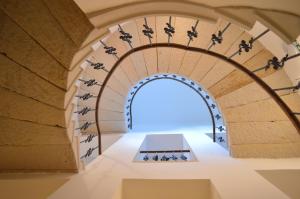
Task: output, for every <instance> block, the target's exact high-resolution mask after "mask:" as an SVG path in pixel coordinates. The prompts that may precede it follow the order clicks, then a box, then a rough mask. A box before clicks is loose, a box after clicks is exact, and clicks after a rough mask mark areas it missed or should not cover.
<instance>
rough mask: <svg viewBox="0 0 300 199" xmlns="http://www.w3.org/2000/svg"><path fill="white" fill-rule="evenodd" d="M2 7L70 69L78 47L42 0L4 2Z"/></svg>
mask: <svg viewBox="0 0 300 199" xmlns="http://www.w3.org/2000/svg"><path fill="white" fill-rule="evenodd" d="M0 7H1V9H2V10H3V12H5V13H6V14H7V15H8V16H9V17H10V18H12V19H13V20H14V21H15V22H16V23H17V24H18V25H19V26H20V27H21V28H22V29H24V31H26V32H27V33H28V34H29V35H30V36H31V37H32V38H34V39H35V40H36V41H37V42H38V43H39V44H40V45H41V46H42V47H43V48H45V49H46V50H47V51H48V52H49V53H50V54H51V55H52V56H53V57H55V58H56V59H57V60H58V61H59V62H60V63H61V64H63V65H64V66H65V68H69V65H70V63H71V60H72V57H73V55H74V54H75V52H76V51H77V50H78V46H76V45H75V43H74V42H73V41H72V40H71V38H70V37H69V35H68V34H67V33H66V32H65V31H64V29H63V28H62V25H61V24H59V23H58V21H57V19H56V18H55V17H54V16H53V15H52V13H51V12H50V10H49V8H48V7H47V6H46V4H45V3H44V2H43V1H42V0H32V1H30V3H28V2H26V1H20V0H3V1H1V2H0Z"/></svg>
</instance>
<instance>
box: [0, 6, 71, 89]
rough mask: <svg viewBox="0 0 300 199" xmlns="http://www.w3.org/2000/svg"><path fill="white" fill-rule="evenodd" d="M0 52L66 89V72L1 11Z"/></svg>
mask: <svg viewBox="0 0 300 199" xmlns="http://www.w3.org/2000/svg"><path fill="white" fill-rule="evenodd" d="M0 51H1V52H3V53H6V54H7V56H8V57H10V58H11V59H13V60H14V61H15V62H17V63H19V64H21V65H22V66H25V67H26V68H28V69H29V70H31V71H32V72H33V73H35V74H37V75H39V76H41V77H42V78H45V79H46V80H48V81H50V82H51V83H53V84H55V85H57V86H59V87H61V88H63V89H66V85H67V82H66V81H67V80H66V78H67V73H68V71H67V70H66V69H65V68H64V67H63V65H61V64H60V63H59V62H57V61H56V60H55V59H54V58H53V57H52V56H51V55H49V53H48V52H47V51H46V50H45V49H44V48H43V47H41V46H40V45H39V43H38V42H36V41H35V40H34V39H32V38H31V37H30V36H29V35H28V34H27V33H26V32H25V31H24V30H22V28H20V27H19V26H18V25H17V24H16V23H14V22H13V21H12V20H11V19H10V18H9V17H7V16H6V15H5V14H4V13H3V12H2V11H0Z"/></svg>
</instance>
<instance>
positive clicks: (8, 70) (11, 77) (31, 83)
mask: <svg viewBox="0 0 300 199" xmlns="http://www.w3.org/2000/svg"><path fill="white" fill-rule="evenodd" d="M0 70H1V71H2V72H1V74H0V85H1V86H2V87H5V88H8V89H10V90H12V91H15V92H17V93H19V94H22V95H24V96H27V97H31V98H34V99H36V100H38V101H40V102H42V103H45V104H49V105H52V106H55V107H58V108H63V107H64V95H65V92H64V91H63V90H62V89H60V88H57V87H56V86H54V85H52V84H50V83H49V82H48V81H46V80H44V79H42V78H40V77H38V76H36V75H35V74H34V73H32V72H30V71H28V70H26V69H24V68H23V67H21V66H19V65H17V64H15V63H14V62H12V61H11V60H9V59H7V58H6V57H4V56H3V55H0Z"/></svg>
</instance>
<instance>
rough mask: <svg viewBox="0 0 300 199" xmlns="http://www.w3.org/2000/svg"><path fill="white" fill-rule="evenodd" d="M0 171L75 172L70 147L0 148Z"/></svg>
mask: <svg viewBox="0 0 300 199" xmlns="http://www.w3.org/2000/svg"><path fill="white" fill-rule="evenodd" d="M0 158H1V164H0V170H29V171H34V170H38V171H41V170H46V171H51V170H56V171H57V170H62V171H69V172H75V171H77V166H76V161H75V158H74V153H73V150H72V147H71V146H70V145H29V146H0Z"/></svg>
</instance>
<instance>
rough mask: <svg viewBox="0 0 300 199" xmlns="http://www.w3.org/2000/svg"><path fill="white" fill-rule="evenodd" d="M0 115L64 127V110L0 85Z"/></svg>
mask: <svg viewBox="0 0 300 199" xmlns="http://www.w3.org/2000/svg"><path fill="white" fill-rule="evenodd" d="M0 115H1V116H4V117H9V118H15V119H19V120H27V121H31V122H33V123H38V124H45V125H51V126H56V125H57V126H61V127H66V123H65V118H64V110H62V109H57V108H55V107H52V106H49V105H46V104H43V103H41V102H39V101H36V100H34V99H32V98H28V97H25V96H22V95H19V94H17V93H15V92H12V91H9V90H8V89H5V88H1V87H0Z"/></svg>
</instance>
